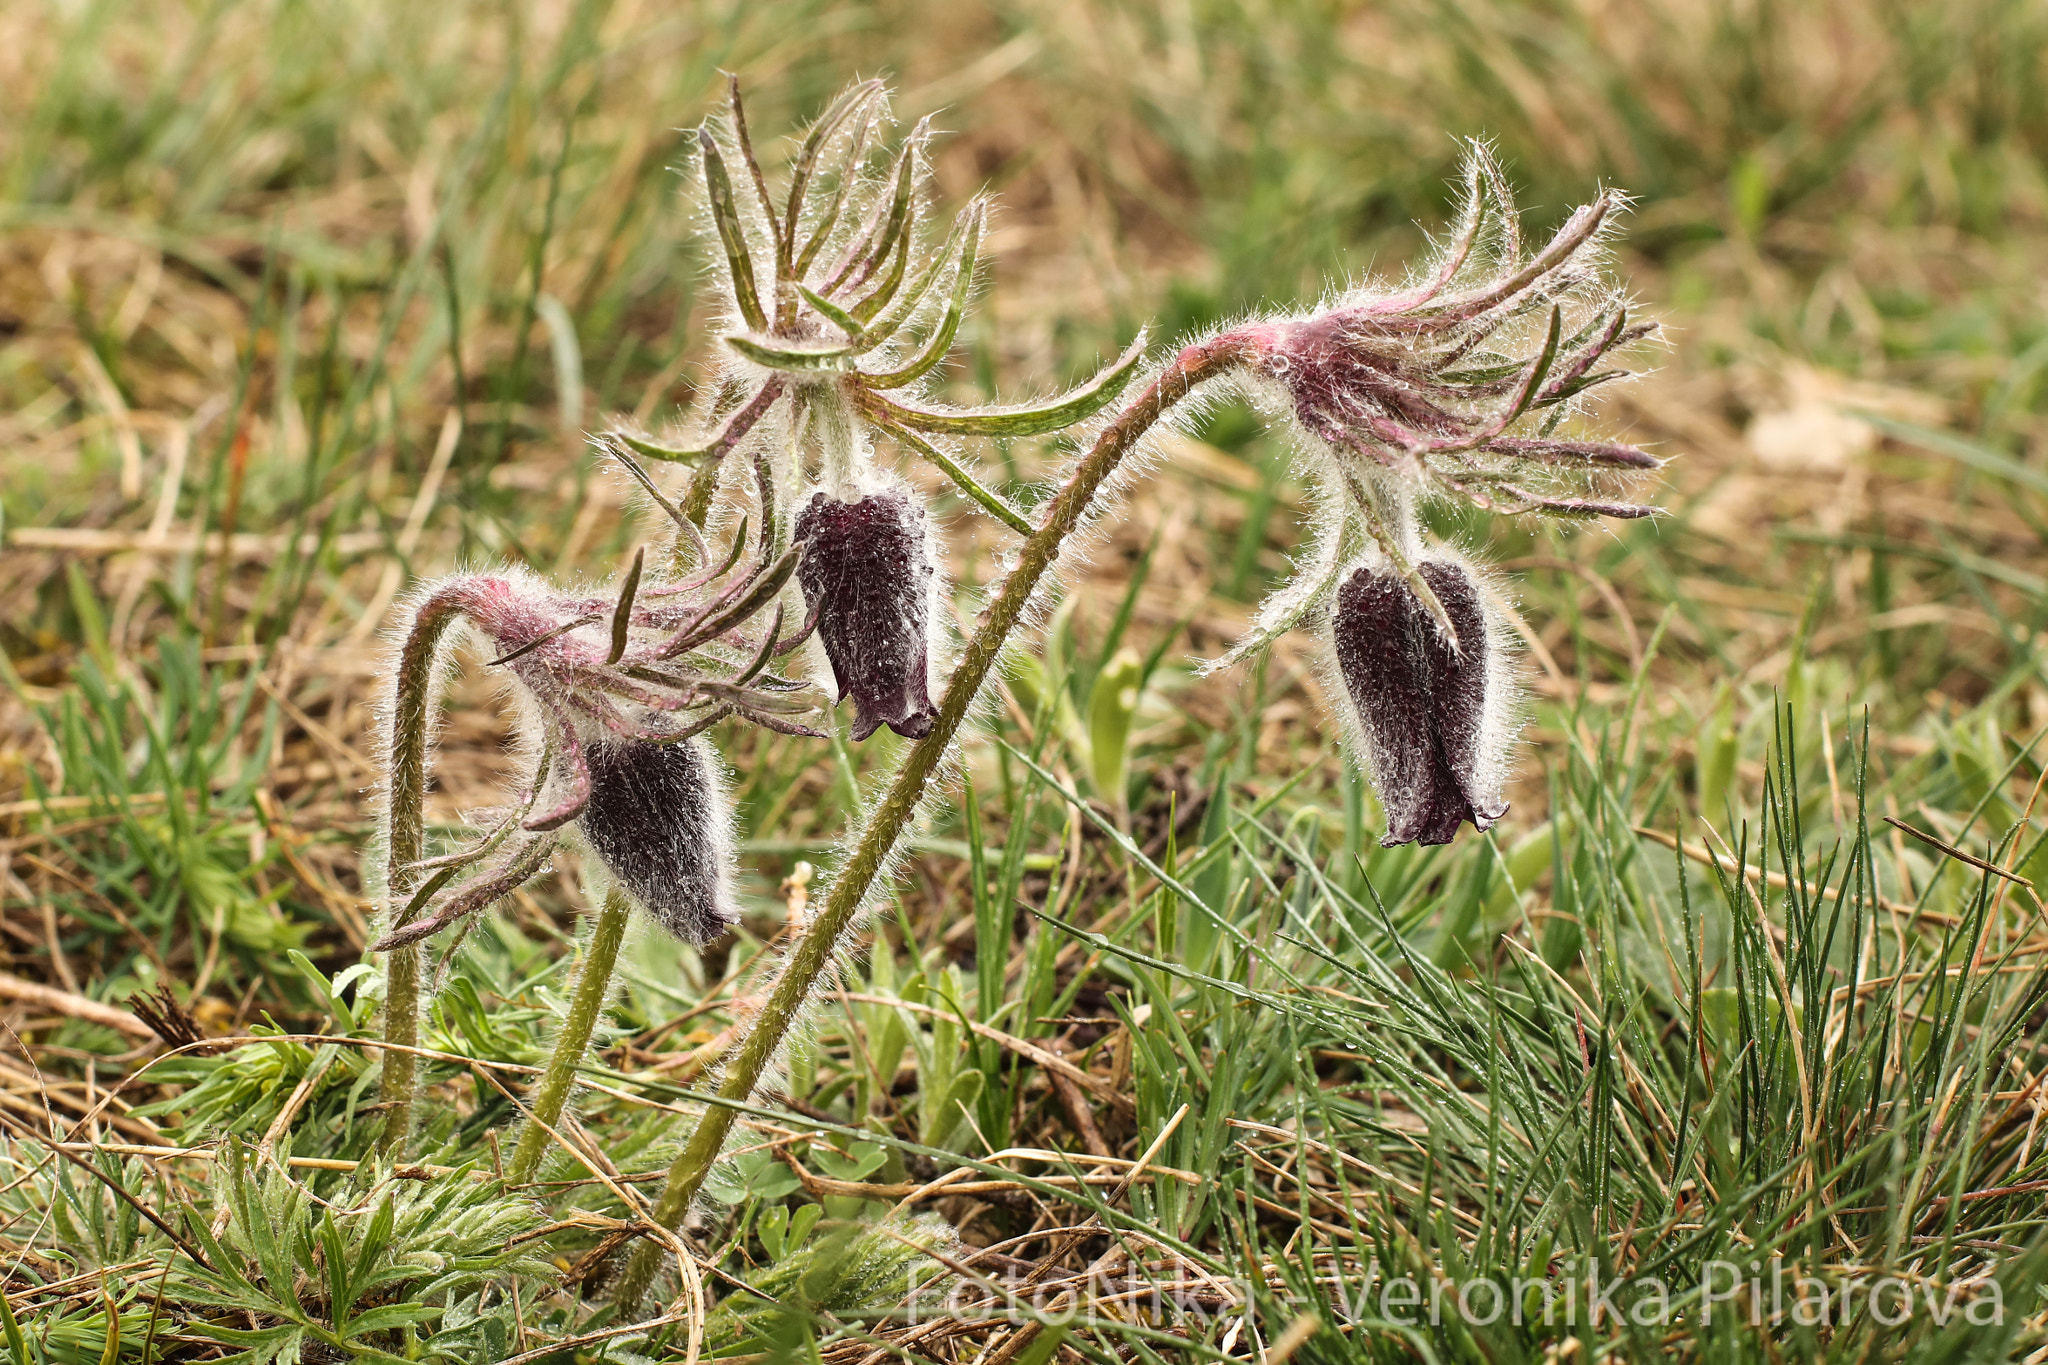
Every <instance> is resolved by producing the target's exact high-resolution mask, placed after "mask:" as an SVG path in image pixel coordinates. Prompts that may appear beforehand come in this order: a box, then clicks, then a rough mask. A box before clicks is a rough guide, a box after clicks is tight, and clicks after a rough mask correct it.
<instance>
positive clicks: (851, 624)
mask: <svg viewBox="0 0 2048 1365" xmlns="http://www.w3.org/2000/svg"><path fill="white" fill-rule="evenodd" d="M796 538H797V539H798V540H800V541H806V542H808V548H807V549H806V550H805V552H804V557H803V562H802V563H801V564H799V565H798V566H797V581H798V582H799V583H801V584H802V585H803V590H804V600H805V603H806V604H807V606H808V607H809V609H810V610H811V611H813V612H815V613H816V614H817V618H818V638H819V640H820V641H821V642H823V644H824V646H825V657H826V658H827V659H829V660H830V661H831V664H832V677H833V680H834V682H835V683H836V684H837V686H838V689H839V695H840V697H841V698H842V699H843V698H846V697H852V698H853V704H854V713H855V714H854V724H853V737H854V738H855V739H866V738H867V737H868V736H869V735H871V734H873V733H874V732H875V729H876V727H878V726H881V725H887V726H888V727H889V728H890V729H892V730H894V731H895V732H896V733H897V734H899V735H903V736H905V737H907V738H910V739H918V738H921V737H923V736H924V735H927V734H929V733H931V728H932V721H933V720H934V718H935V717H936V716H937V714H938V712H937V711H936V710H935V709H934V708H933V706H932V703H931V698H930V696H929V695H928V691H927V689H928V686H929V683H928V679H927V668H926V658H927V638H928V635H927V629H928V626H927V617H928V615H929V613H930V610H931V580H932V572H933V570H932V564H931V559H930V556H929V555H928V554H927V553H926V551H925V536H924V511H923V509H922V508H920V507H919V506H917V504H916V503H914V502H913V501H912V500H911V497H910V495H909V493H907V492H905V491H904V490H902V489H893V488H892V489H885V490H884V491H882V492H879V493H871V494H869V495H868V496H867V497H865V498H862V499H860V500H859V501H857V502H842V501H840V500H839V499H837V498H834V497H832V496H831V495H829V494H826V493H817V494H814V495H813V496H812V498H811V500H810V502H809V503H808V504H806V505H805V507H804V510H803V512H802V514H801V515H799V516H798V517H797V520H796Z"/></svg>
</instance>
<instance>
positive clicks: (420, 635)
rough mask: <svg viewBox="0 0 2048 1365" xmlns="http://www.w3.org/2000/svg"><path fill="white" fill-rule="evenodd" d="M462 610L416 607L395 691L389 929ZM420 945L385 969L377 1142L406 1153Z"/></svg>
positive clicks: (419, 841) (422, 827)
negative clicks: (439, 667)
mask: <svg viewBox="0 0 2048 1365" xmlns="http://www.w3.org/2000/svg"><path fill="white" fill-rule="evenodd" d="M461 614H462V607H461V600H460V597H459V595H458V594H457V593H456V592H453V591H447V590H444V591H442V592H438V593H435V594H434V595H433V596H432V597H429V598H428V599H427V600H426V601H424V602H422V603H421V604H420V607H419V610H418V611H417V612H415V613H414V615H413V622H412V630H411V632H410V633H409V634H408V635H407V636H406V637H405V645H404V647H403V648H402V649H401V650H400V651H399V655H398V671H397V672H398V676H397V677H396V679H395V680H394V683H393V688H392V699H391V741H390V752H389V753H388V755H387V756H386V762H387V765H388V770H389V772H390V774H391V780H390V786H389V787H388V789H387V790H386V792H385V794H384V800H385V803H386V805H385V821H386V829H385V841H384V868H385V871H384V896H385V904H386V905H388V906H390V907H391V910H392V919H391V922H390V924H389V925H388V926H387V930H388V929H396V928H399V927H400V926H401V924H402V923H403V918H402V917H403V916H404V914H405V911H404V906H405V901H406V898H407V897H408V896H409V895H410V894H411V892H412V890H413V883H414V881H415V880H416V879H417V874H416V873H412V872H409V871H408V870H407V869H409V868H411V867H412V865H413V864H414V863H417V862H418V861H419V860H420V854H421V850H422V848H423V846H424V843H425V839H426V819H425V807H426V797H427V745H428V741H429V740H430V739H431V738H432V735H431V730H432V726H433V709H432V708H433V685H434V672H435V667H434V665H435V661H436V660H437V658H438V657H439V655H440V652H441V641H442V639H443V637H445V636H446V635H447V633H448V627H449V626H451V625H453V624H454V623H455V621H456V620H457V618H458V617H460V616H461ZM420 951H421V949H420V945H419V944H417V943H409V944H407V945H405V946H404V947H402V948H398V949H394V950H393V951H392V953H391V955H390V959H389V961H388V962H387V963H386V966H385V972H384V1041H385V1042H387V1043H393V1044H396V1045H397V1046H396V1047H394V1048H392V1049H390V1050H388V1051H386V1052H385V1054H384V1075H383V1081H382V1084H381V1087H380V1089H379V1092H378V1097H379V1098H380V1099H381V1100H382V1101H383V1103H384V1106H385V1110H384V1131H383V1132H382V1133H380V1134H379V1135H378V1137H377V1150H378V1152H379V1153H380V1154H382V1155H385V1156H398V1155H403V1152H404V1147H405V1144H406V1139H407V1137H408V1136H409V1135H410V1134H411V1131H412V1111H413V1099H414V1092H415V1091H416V1090H417V1089H418V1079H419V1059H418V1057H417V1056H415V1055H414V1053H413V1052H411V1051H410V1050H409V1049H413V1048H417V1047H418V1046H419V1045H420Z"/></svg>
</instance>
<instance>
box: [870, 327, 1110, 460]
mask: <svg viewBox="0 0 2048 1365" xmlns="http://www.w3.org/2000/svg"><path fill="white" fill-rule="evenodd" d="M1144 358H1145V338H1144V336H1143V335H1142V334H1141V335H1140V336H1139V337H1138V339H1137V340H1136V341H1134V342H1132V343H1131V346H1130V349H1129V350H1127V351H1125V352H1124V353H1123V354H1122V355H1121V356H1119V357H1117V360H1116V363H1115V364H1113V365H1111V366H1110V367H1109V368H1108V369H1106V370H1104V371H1102V373H1100V374H1098V375H1096V376H1095V377H1094V378H1093V379H1091V380H1089V381H1088V382H1087V383H1085V384H1083V385H1081V386H1080V387H1079V388H1076V389H1071V390H1069V391H1068V392H1066V393H1063V394H1061V395H1060V396H1059V397H1057V398H1054V399H1052V400H1050V401H1049V402H1044V403H1023V404H1018V405H1016V406H1014V407H995V408H983V409H981V410H980V411H979V412H944V411H936V410H933V409H930V408H921V407H917V406H915V405H913V404H909V403H898V402H894V401H892V400H890V399H887V398H884V397H882V396H881V395H880V394H876V393H870V392H866V391H863V393H862V395H861V402H862V403H863V404H864V405H866V406H867V407H868V408H869V409H870V410H871V411H872V412H873V413H874V414H875V415H876V416H877V417H879V418H880V419H881V420H882V421H885V422H888V423H891V424H893V425H895V426H900V427H909V428H910V429H911V430H913V431H935V432H939V433H942V434H944V435H948V436H1047V435H1050V434H1052V433H1053V432H1055V431H1064V430H1065V429H1066V428H1068V427H1070V426H1072V425H1074V423H1076V422H1083V421H1086V420H1087V419H1088V418H1090V417H1093V416H1094V415H1095V414H1096V413H1098V412H1100V411H1101V410H1102V409H1103V408H1104V407H1106V406H1108V405H1109V403H1110V402H1111V401H1112V400H1113V399H1115V398H1116V396H1117V395H1118V394H1120V393H1122V392H1123V391H1124V386H1125V385H1127V384H1129V383H1130V382H1131V376H1132V375H1134V374H1135V373H1137V369H1138V362H1139V361H1141V360H1143V359H1144Z"/></svg>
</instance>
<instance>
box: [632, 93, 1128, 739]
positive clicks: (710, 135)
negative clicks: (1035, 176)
mask: <svg viewBox="0 0 2048 1365" xmlns="http://www.w3.org/2000/svg"><path fill="white" fill-rule="evenodd" d="M890 127H891V115H890V111H889V100H888V95H887V91H886V90H885V89H884V87H883V86H882V84H881V83H880V82H879V81H864V82H861V83H859V84H856V85H854V86H852V87H850V88H849V89H848V90H847V91H845V93H843V94H841V95H840V96H839V98H838V99H837V100H835V101H834V102H833V103H832V105H831V106H830V107H829V108H827V109H826V111H825V112H824V114H822V115H821V116H820V117H819V119H818V121H817V122H816V123H815V124H813V125H812V126H811V128H810V130H809V131H808V133H807V134H806V135H805V136H804V138H803V140H802V142H801V144H800V145H799V146H798V148H797V150H796V152H795V154H794V156H793V158H792V159H791V162H790V165H789V169H788V173H787V180H786V184H785V187H784V188H783V189H782V190H781V192H780V193H779V194H778V193H775V192H773V191H771V189H770V187H769V177H768V175H767V173H766V172H764V171H763V169H762V167H761V165H760V162H759V161H758V160H757V158H756V157H755V155H754V148H753V142H752V139H751V137H750V135H749V133H748V129H747V118H746V110H745V107H744V106H743V105H742V103H741V101H740V97H739V87H738V84H737V82H734V83H733V84H732V85H731V86H730V88H729V91H728V100H727V106H726V109H725V110H724V112H723V113H722V115H721V116H719V117H717V118H714V119H712V120H710V121H708V122H706V123H705V124H704V126H703V127H701V128H700V129H698V132H697V146H696V159H697V170H698V172H699V178H700V180H701V183H702V189H703V201H704V205H705V212H704V226H705V235H706V236H707V237H708V238H710V239H711V240H713V241H715V243H716V250H715V251H714V252H713V253H712V256H713V260H714V285H715V288H716V289H717V291H718V293H719V294H720V295H721V299H722V302H723V304H724V307H723V309H722V310H721V311H722V313H723V315H724V332H723V335H722V337H721V340H722V342H723V346H722V347H721V348H720V349H721V351H722V352H723V357H724V361H725V366H724V372H723V374H722V376H721V382H719V383H717V384H713V385H708V386H706V392H707V393H708V394H710V395H712V397H711V398H710V401H709V403H708V406H707V407H706V408H705V409H704V410H703V411H702V412H700V413H699V414H697V417H696V418H695V419H694V421H693V423H692V425H693V426H694V427H695V428H696V430H695V431H694V433H693V434H692V435H690V436H688V437H685V438H683V439H681V440H679V441H676V442H666V441H657V440H654V439H652V438H650V437H647V436H645V435H641V434H639V433H629V432H623V431H622V432H615V433H612V438H613V439H614V440H616V441H618V442H620V443H622V444H623V445H625V446H628V447H630V448H631V449H633V450H635V451H638V452H639V453H641V454H643V455H646V456H648V457H650V458H654V459H661V460H672V461H680V462H684V463H689V464H693V465H695V466H697V470H698V473H697V476H696V481H695V482H693V484H692V486H691V490H692V491H691V498H692V499H698V498H699V497H700V492H701V495H702V497H704V498H708V496H709V494H710V491H711V489H712V488H713V487H715V486H716V483H717V481H718V479H719V477H720V476H719V474H718V473H717V471H718V469H719V468H720V466H721V464H723V463H725V462H726V461H727V457H728V456H729V455H731V454H733V453H735V452H740V451H745V450H748V449H753V450H755V451H756V452H758V453H756V455H755V456H754V463H755V465H756V469H757V477H759V478H761V479H763V480H765V481H767V482H772V483H773V484H774V494H775V497H776V498H777V499H778V500H779V502H780V504H781V505H783V506H786V507H797V506H799V505H800V504H804V503H806V502H807V501H808V500H809V499H810V496H811V490H812V489H813V488H814V487H821V488H824V489H826V490H829V492H830V500H831V501H836V502H838V503H842V504H847V505H851V506H867V505H869V492H868V490H870V489H872V488H874V487H877V486H881V485H883V484H885V483H886V482H887V481H886V480H885V479H884V478H882V477H881V476H880V474H879V471H878V470H876V469H875V468H874V466H873V459H874V450H875V445H876V442H877V439H881V440H885V441H887V442H890V443H892V444H893V445H894V446H895V447H896V449H897V450H899V451H900V452H901V453H903V454H904V455H906V456H908V457H910V458H913V459H921V460H924V461H926V462H927V463H928V464H930V465H931V466H932V467H934V468H935V469H937V470H939V471H940V472H942V473H943V474H944V475H945V476H946V477H947V478H949V479H951V480H953V482H954V483H956V484H957V485H958V486H959V487H960V489H961V491H962V492H963V493H965V494H966V495H967V497H968V499H969V500H970V501H971V502H972V504H973V505H975V506H977V507H979V508H981V509H982V510H983V511H986V512H988V513H989V514H990V515H992V516H994V517H996V518H997V519H998V520H1000V521H1001V522H1002V523H1003V524H1004V525H1006V526H1008V527H1009V528H1010V529H1011V530H1013V531H1016V532H1018V533H1020V534H1025V535H1028V534H1030V532H1031V531H1032V529H1033V526H1032V522H1031V519H1030V518H1029V517H1027V516H1026V514H1025V513H1024V512H1022V511H1020V510H1019V509H1018V508H1016V507H1014V506H1012V505H1011V504H1010V503H1008V502H1007V501H1005V500H1004V499H1003V498H1002V497H1001V496H1000V495H999V494H997V493H994V492H992V491H990V490H989V489H988V488H987V487H986V486H985V484H984V483H983V482H982V481H981V480H979V479H977V478H976V477H975V475H974V473H973V472H972V470H971V469H970V468H969V467H968V463H967V461H966V460H965V459H964V458H963V457H962V453H961V451H960V450H959V448H958V447H959V442H960V440H961V438H963V437H977V436H980V437H1018V436H1025V437H1029V436H1046V435H1050V434H1052V433H1054V432H1058V431H1063V430H1065V429H1066V428H1068V427H1071V426H1073V425H1074V424H1076V423H1078V422H1082V421H1085V420H1087V419H1088V418H1090V417H1093V416H1094V415H1095V414H1096V413H1098V412H1100V411H1101V410H1102V409H1103V408H1104V407H1105V406H1107V405H1108V404H1109V403H1110V402H1111V401H1112V400H1114V399H1115V398H1116V397H1117V396H1118V394H1120V393H1122V392H1123V391H1124V389H1125V388H1126V387H1127V386H1128V385H1129V384H1130V382H1131V380H1132V378H1133V377H1134V376H1135V375H1136V373H1137V371H1138V367H1139V364H1140V362H1141V361H1142V360H1143V358H1144V351H1145V339H1144V338H1143V337H1142V336H1140V337H1139V338H1137V339H1136V340H1135V341H1134V342H1133V343H1132V344H1131V346H1130V348H1129V349H1127V350H1126V351H1125V352H1124V353H1123V354H1122V355H1121V356H1119V357H1118V358H1117V359H1116V360H1115V361H1114V362H1113V363H1111V364H1110V365H1109V366H1108V367H1106V368H1105V369H1103V370H1102V371H1101V372H1099V373H1098V374H1096V375H1095V377H1094V378H1092V379H1090V380H1088V381H1087V382H1086V383H1084V384H1082V385H1080V386H1079V387H1077V388H1075V389H1072V390H1070V391H1068V392H1066V393H1063V394H1058V395H1055V396H1052V397H1048V398H1044V399H1040V400H1035V401H1030V402H1023V403H1016V404H1007V405H989V406H981V407H958V406H952V405H948V404H944V403H941V402H938V401H936V399H935V397H934V395H933V392H932V390H933V386H934V384H935V382H936V381H937V380H938V378H939V377H940V375H941V374H942V367H943V364H944V362H945V360H946V358H947V356H949V355H950V354H951V353H952V350H953V346H954V343H955V341H956V340H957V339H958V337H959V334H960V327H961V323H962V321H963V320H964V319H965V317H966V315H967V311H968V308H969V306H970V305H971V303H972V302H973V295H974V286H975V277H976V273H977V270H978V269H979V267H980V262H981V259H982V248H983V238H984V236H985V235H986V229H987V226H988V215H989V205H988V203H987V202H986V201H985V200H983V199H980V198H977V199H974V200H972V201H970V202H969V203H968V204H967V205H966V206H965V207H963V208H962V209H961V210H960V211H959V213H958V214H957V215H955V217H954V218H953V220H952V224H951V226H950V228H948V229H947V230H946V231H945V232H944V233H939V232H936V231H934V230H933V226H932V224H931V222H930V221H929V219H930V212H929V200H930V197H931V196H930V192H929V188H928V180H929V176H928V167H927V165H926V153H927V148H928V146H929V143H930V141H931V128H930V123H929V120H923V121H920V122H919V123H918V124H917V125H916V126H915V127H914V128H912V129H911V130H910V132H909V134H908V135H907V136H906V137H904V138H903V139H902V140H901V141H900V142H899V143H898V144H897V145H896V147H895V148H894V150H893V151H891V150H890V149H889V147H888V142H889V136H888V134H889V130H890ZM769 432H774V433H778V434H782V435H783V436H784V437H785V439H782V440H781V441H780V442H779V446H778V443H777V442H776V441H771V440H768V439H766V437H765V435H764V433H769ZM769 447H778V448H777V449H775V450H770V449H769ZM798 447H802V456H801V458H796V459H791V458H789V457H788V454H787V452H788V451H789V450H791V449H796V448H798ZM807 466H814V467H815V478H813V477H811V470H810V469H809V468H807ZM696 505H701V502H698V503H697V504H696ZM813 505H815V504H813ZM820 515H823V514H822V513H821V514H820ZM838 519H839V518H838V517H837V515H836V514H835V516H834V517H833V518H827V520H838ZM819 529H820V533H821V534H824V535H826V536H827V537H828V540H829V539H831V538H832V537H835V536H840V535H841V532H839V531H835V530H833V529H832V528H831V527H830V526H825V525H823V523H819ZM883 529H884V528H882V527H881V525H880V523H877V534H880V533H882V530H883ZM889 534H894V533H893V532H890V533H889ZM844 538H846V539H847V541H848V544H849V545H851V544H852V543H853V542H854V541H855V540H857V539H858V536H857V534H856V532H855V531H854V530H853V529H850V528H849V529H847V530H846V531H845V532H844ZM919 538H921V533H919ZM825 543H826V542H820V545H823V544H825ZM821 629H823V630H824V631H825V632H826V642H827V646H828V652H830V653H831V654H832V658H833V666H834V669H835V670H836V671H837V672H838V673H839V676H840V683H841V687H842V690H843V691H850V692H851V693H852V694H853V695H854V697H855V698H856V700H857V701H860V702H861V706H862V711H863V716H864V720H863V722H862V724H863V733H866V732H869V731H872V729H873V728H874V726H873V725H872V724H869V723H868V720H869V719H879V720H881V721H883V722H885V723H888V724H890V725H892V726H893V727H894V728H895V729H897V730H898V731H900V732H901V733H904V734H916V733H922V731H920V730H917V729H916V728H915V727H916V725H917V724H918V722H917V720H916V719H915V718H916V717H917V716H918V715H919V714H920V713H921V712H922V711H923V710H924V709H925V703H924V702H923V700H922V698H921V696H917V697H910V698H909V699H907V700H903V701H901V702H894V703H889V704H887V705H884V704H882V703H881V702H880V701H879V699H877V698H866V697H864V696H863V694H864V692H865V691H866V687H867V684H866V683H865V682H863V681H860V680H857V679H855V678H851V677H849V676H848V674H847V667H848V663H847V661H848V660H849V659H850V658H851V657H852V655H853V654H854V653H860V652H862V651H861V650H858V649H850V646H849V644H848V642H847V640H846V639H845V638H844V637H841V638H840V640H839V643H838V644H836V645H835V644H834V643H833V639H834V636H835V633H836V632H835V628H834V627H831V626H821ZM891 648H892V649H894V648H896V647H895V646H891ZM902 648H904V649H910V650H914V648H915V646H914V644H905V645H904V646H902ZM866 652H867V653H869V654H872V653H873V651H871V650H870V651H866ZM904 664H905V668H906V670H907V671H906V672H905V678H906V682H905V686H906V687H911V688H912V689H913V690H917V689H921V687H922V684H921V683H918V684H912V683H910V682H909V681H907V680H908V678H909V675H910V674H911V673H914V672H915V671H916V670H915V669H914V668H910V667H909V665H908V656H907V655H906V656H905V659H904ZM856 671H858V669H857V668H856Z"/></svg>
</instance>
